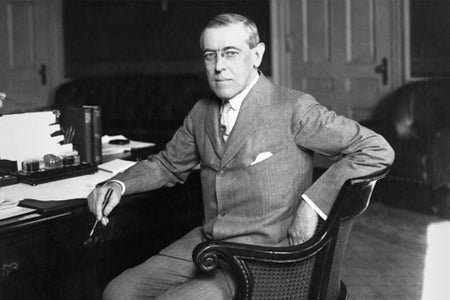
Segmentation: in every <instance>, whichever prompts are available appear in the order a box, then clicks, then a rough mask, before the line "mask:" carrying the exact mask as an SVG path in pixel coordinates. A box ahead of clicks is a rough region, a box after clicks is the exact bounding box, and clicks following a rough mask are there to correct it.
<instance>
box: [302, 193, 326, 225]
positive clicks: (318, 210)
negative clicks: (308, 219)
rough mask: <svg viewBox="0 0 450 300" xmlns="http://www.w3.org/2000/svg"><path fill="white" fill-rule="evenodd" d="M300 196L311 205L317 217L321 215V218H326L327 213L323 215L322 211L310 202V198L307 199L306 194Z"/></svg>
mask: <svg viewBox="0 0 450 300" xmlns="http://www.w3.org/2000/svg"><path fill="white" fill-rule="evenodd" d="M302 198H303V200H305V202H306V203H308V205H309V206H311V207H312V208H313V209H314V211H315V212H316V213H317V214H318V215H319V217H321V218H322V219H323V220H326V219H327V215H325V214H324V213H323V211H322V210H321V209H320V208H319V207H318V206H317V205H316V204H315V203H314V202H312V200H311V199H309V197H308V196H306V194H303V195H302Z"/></svg>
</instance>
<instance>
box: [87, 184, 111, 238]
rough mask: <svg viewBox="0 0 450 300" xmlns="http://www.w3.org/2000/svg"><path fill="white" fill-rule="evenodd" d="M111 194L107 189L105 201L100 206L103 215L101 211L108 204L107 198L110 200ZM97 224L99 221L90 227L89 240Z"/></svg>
mask: <svg viewBox="0 0 450 300" xmlns="http://www.w3.org/2000/svg"><path fill="white" fill-rule="evenodd" d="M112 192H113V189H111V188H109V189H108V190H107V191H106V195H105V200H104V201H103V205H102V213H103V210H104V209H105V206H106V205H107V204H108V202H109V198H111V195H112ZM98 222H99V220H95V223H94V225H93V226H92V229H91V232H90V233H89V238H91V237H92V235H93V234H94V231H95V228H96V227H97V224H98Z"/></svg>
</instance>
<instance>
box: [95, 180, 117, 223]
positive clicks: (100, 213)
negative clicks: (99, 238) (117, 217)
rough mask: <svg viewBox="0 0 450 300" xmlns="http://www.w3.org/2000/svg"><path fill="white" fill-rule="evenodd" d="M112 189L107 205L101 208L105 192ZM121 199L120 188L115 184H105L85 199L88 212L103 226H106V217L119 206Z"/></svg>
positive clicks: (107, 220)
mask: <svg viewBox="0 0 450 300" xmlns="http://www.w3.org/2000/svg"><path fill="white" fill-rule="evenodd" d="M110 188H111V189H112V190H113V193H112V194H111V197H110V198H109V202H108V204H107V205H106V206H105V208H104V209H102V208H103V203H104V201H105V200H106V199H105V196H106V191H107V190H108V189H110ZM121 197H122V187H121V186H120V184H118V183H116V182H107V183H106V184H105V185H103V186H100V187H97V188H95V189H94V190H93V191H92V192H91V193H90V194H89V195H88V197H87V201H88V206H89V210H90V211H91V213H93V214H94V215H95V216H96V218H97V220H99V221H100V222H101V223H102V224H103V225H106V224H108V222H109V219H108V215H109V214H110V213H111V211H112V210H113V209H114V207H116V205H117V204H119V202H120V199H121Z"/></svg>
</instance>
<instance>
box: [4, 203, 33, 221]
mask: <svg viewBox="0 0 450 300" xmlns="http://www.w3.org/2000/svg"><path fill="white" fill-rule="evenodd" d="M33 211H35V209H33V208H27V207H20V206H12V207H8V208H4V209H0V220H4V219H8V218H12V217H16V216H20V215H25V214H28V213H30V212H33Z"/></svg>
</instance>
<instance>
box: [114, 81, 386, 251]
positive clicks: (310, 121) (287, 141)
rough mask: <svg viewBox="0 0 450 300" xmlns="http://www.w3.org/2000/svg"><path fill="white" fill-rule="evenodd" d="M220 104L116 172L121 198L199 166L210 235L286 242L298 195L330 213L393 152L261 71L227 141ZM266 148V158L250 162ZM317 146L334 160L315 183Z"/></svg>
mask: <svg viewBox="0 0 450 300" xmlns="http://www.w3.org/2000/svg"><path fill="white" fill-rule="evenodd" d="M220 104H221V101H220V100H219V99H217V98H211V99H203V100H200V101H199V102H197V104H196V105H195V106H194V107H193V109H192V110H191V112H190V113H189V115H188V116H187V117H186V119H185V120H184V124H183V125H182V126H181V127H180V129H179V130H178V131H177V132H176V133H175V135H174V137H173V139H172V140H171V141H170V142H169V143H168V144H167V145H166V148H165V150H164V151H162V152H160V153H159V154H157V155H154V156H151V157H149V160H148V161H143V162H140V163H138V164H137V165H136V166H135V167H133V168H132V169H131V170H128V171H126V172H124V173H122V174H119V175H118V176H116V177H115V179H118V180H121V181H123V182H124V183H125V185H126V188H127V191H126V193H127V194H128V193H135V192H140V191H145V190H151V189H156V188H159V187H162V186H172V185H174V184H176V183H182V182H184V181H185V180H186V178H187V176H188V175H189V173H190V171H191V170H192V169H193V168H194V167H195V166H196V165H198V164H200V167H201V171H200V172H201V182H202V193H203V203H204V212H205V220H204V224H203V228H204V232H205V234H206V235H207V236H208V237H209V238H214V239H226V240H232V241H238V242H243V243H252V244H261V245H279V246H280V245H287V244H288V239H287V230H288V227H289V225H290V223H291V221H292V218H293V216H294V213H295V212H296V210H297V208H298V205H299V203H300V201H301V195H302V194H303V193H305V194H306V195H307V196H308V197H309V198H310V199H311V200H312V201H313V202H314V203H315V204H316V205H317V206H318V207H319V208H320V209H321V210H322V211H323V212H324V213H325V214H328V213H329V212H330V210H331V207H332V206H333V203H334V201H335V199H336V196H337V194H338V191H339V189H340V188H341V186H342V185H343V183H344V182H345V181H346V180H347V179H349V178H352V177H356V176H361V175H366V174H369V173H372V172H374V171H377V170H379V169H381V168H384V167H386V166H388V165H390V164H391V163H392V161H393V158H394V153H393V150H392V149H391V147H390V146H389V144H388V143H387V142H386V140H385V139H384V138H383V137H381V136H380V135H378V134H376V133H374V132H373V131H371V130H369V129H367V128H365V127H362V126H361V125H359V124H358V123H357V122H355V121H352V120H350V119H347V118H345V117H342V116H337V115H336V114H335V113H334V112H332V111H329V110H327V109H326V108H325V107H324V106H321V105H320V104H319V103H317V101H316V100H314V98H312V97H311V96H310V95H308V94H304V93H302V92H299V91H295V90H291V89H287V88H284V87H280V86H276V85H274V84H272V83H271V82H269V81H268V80H267V79H266V78H265V77H264V76H262V75H261V77H260V79H259V80H258V82H257V83H256V85H255V86H254V87H253V88H252V90H251V91H250V93H249V94H248V95H247V97H246V98H245V99H244V101H243V104H242V106H241V110H240V112H239V116H238V119H237V121H236V124H235V126H234V128H233V130H232V132H231V134H230V136H229V138H228V141H227V142H226V143H224V142H223V141H222V139H221V138H220V136H219V111H220ZM263 152H270V153H271V154H272V155H271V156H270V157H269V158H267V159H265V160H263V161H261V162H259V163H256V164H252V162H253V161H254V160H255V158H256V157H257V156H258V154H260V153H263ZM313 152H318V153H321V154H324V155H327V156H330V157H334V158H336V162H335V163H334V164H333V165H332V166H331V167H330V168H329V169H328V170H327V171H326V172H325V173H324V174H323V175H322V176H321V177H320V178H319V179H318V180H317V181H316V182H314V183H312V168H313V165H312V163H313Z"/></svg>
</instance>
